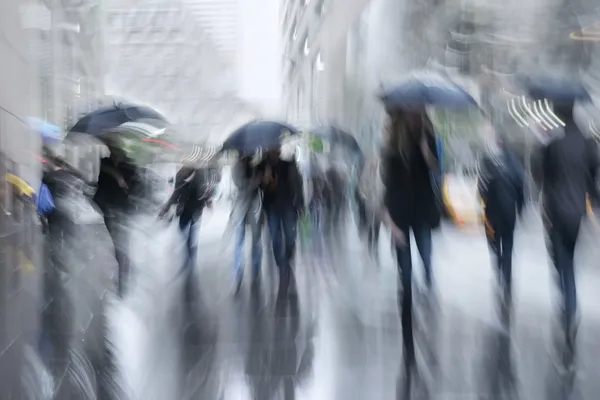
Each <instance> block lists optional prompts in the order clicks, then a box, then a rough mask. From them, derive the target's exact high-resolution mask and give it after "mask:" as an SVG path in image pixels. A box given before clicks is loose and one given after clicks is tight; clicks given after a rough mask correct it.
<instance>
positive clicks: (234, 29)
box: [186, 0, 243, 63]
mask: <svg viewBox="0 0 600 400" xmlns="http://www.w3.org/2000/svg"><path fill="white" fill-rule="evenodd" d="M242 1H243V0H242ZM186 6H187V8H188V9H189V11H190V13H191V14H192V17H193V18H194V19H195V20H196V21H197V23H198V24H199V25H200V26H202V27H203V29H204V31H205V32H206V34H208V35H209V36H210V38H211V40H212V42H213V43H214V45H215V47H216V49H217V51H218V52H219V53H220V54H221V57H222V58H223V59H224V60H225V61H227V62H229V63H237V62H238V58H239V44H240V42H241V32H240V18H241V15H240V0H186Z"/></svg>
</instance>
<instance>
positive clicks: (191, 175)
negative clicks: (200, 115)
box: [159, 165, 214, 299]
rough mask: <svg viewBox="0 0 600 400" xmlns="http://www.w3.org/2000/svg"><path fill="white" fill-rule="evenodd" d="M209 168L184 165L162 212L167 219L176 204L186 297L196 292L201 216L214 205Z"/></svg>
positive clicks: (160, 214)
mask: <svg viewBox="0 0 600 400" xmlns="http://www.w3.org/2000/svg"><path fill="white" fill-rule="evenodd" d="M210 172H211V171H210V170H209V169H207V168H194V167H192V166H187V165H184V166H183V167H181V169H180V170H179V171H178V172H177V175H176V176H175V189H174V190H173V193H172V194H171V197H170V198H169V199H168V200H167V202H166V204H165V205H164V206H163V208H162V209H161V211H160V212H159V217H160V218H163V217H164V216H165V215H166V214H167V213H168V211H169V210H170V209H171V207H172V206H173V205H175V206H176V215H177V216H178V217H179V229H180V231H181V233H182V234H183V236H184V238H185V261H184V265H183V269H182V272H183V273H185V275H186V276H185V278H186V285H185V295H186V299H187V298H190V296H191V294H192V291H193V276H194V271H195V267H196V263H197V247H198V238H197V236H196V235H197V232H198V229H199V224H200V219H201V217H202V213H203V211H204V209H205V208H206V207H209V206H210V205H211V199H212V195H213V193H214V185H213V184H212V181H211V179H210V178H211V177H210Z"/></svg>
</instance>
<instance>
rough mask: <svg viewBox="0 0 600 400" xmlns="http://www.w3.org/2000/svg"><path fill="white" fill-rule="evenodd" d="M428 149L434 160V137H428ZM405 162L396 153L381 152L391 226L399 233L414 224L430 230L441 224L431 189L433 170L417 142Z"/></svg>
mask: <svg viewBox="0 0 600 400" xmlns="http://www.w3.org/2000/svg"><path fill="white" fill-rule="evenodd" d="M427 138H428V140H427V143H428V145H429V150H430V152H431V154H432V155H433V156H434V157H437V154H438V153H437V149H436V143H435V137H434V136H433V135H428V136H427ZM409 153H410V156H409V157H408V159H406V160H405V159H404V158H403V157H402V156H401V155H400V154H399V152H396V151H394V150H392V149H384V150H383V151H382V156H381V169H380V171H381V175H382V176H381V178H382V180H383V184H384V185H385V194H384V205H385V207H386V208H387V209H388V212H389V213H390V217H391V218H392V220H393V221H394V223H395V224H396V225H397V226H398V227H399V228H400V229H402V230H406V229H407V228H409V227H412V226H414V225H416V224H425V225H428V226H430V227H432V228H434V227H437V226H438V225H439V223H440V218H441V213H440V208H439V204H438V201H437V195H436V192H435V191H434V189H433V186H432V183H433V182H432V179H433V171H431V170H430V168H429V165H428V164H427V162H426V160H425V157H424V156H423V154H422V152H421V149H420V147H419V145H418V144H417V143H413V144H412V147H411V149H410V151H409Z"/></svg>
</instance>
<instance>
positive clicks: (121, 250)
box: [104, 212, 131, 297]
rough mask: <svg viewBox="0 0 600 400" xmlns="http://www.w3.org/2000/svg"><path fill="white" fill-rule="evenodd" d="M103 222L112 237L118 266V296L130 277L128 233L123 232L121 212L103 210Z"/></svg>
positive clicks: (124, 289)
mask: <svg viewBox="0 0 600 400" xmlns="http://www.w3.org/2000/svg"><path fill="white" fill-rule="evenodd" d="M107 214H108V215H107ZM104 224H105V225H106V229H107V230H108V233H109V234H110V237H111V239H112V242H113V246H114V248H115V259H116V260H117V264H118V267H119V271H118V282H117V294H118V295H119V297H123V296H124V294H125V291H126V289H127V285H128V281H129V278H130V276H129V275H130V270H131V263H130V260H129V256H128V254H127V252H128V250H129V248H128V247H129V240H128V235H127V234H126V232H125V227H124V226H123V218H122V214H115V213H106V212H105V214H104Z"/></svg>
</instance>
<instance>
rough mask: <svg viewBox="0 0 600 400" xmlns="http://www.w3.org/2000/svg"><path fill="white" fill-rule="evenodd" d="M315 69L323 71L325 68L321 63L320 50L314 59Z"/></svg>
mask: <svg viewBox="0 0 600 400" xmlns="http://www.w3.org/2000/svg"><path fill="white" fill-rule="evenodd" d="M315 70H316V71H324V70H325V64H324V63H323V60H322V59H321V52H320V51H319V53H317V58H316V59H315Z"/></svg>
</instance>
